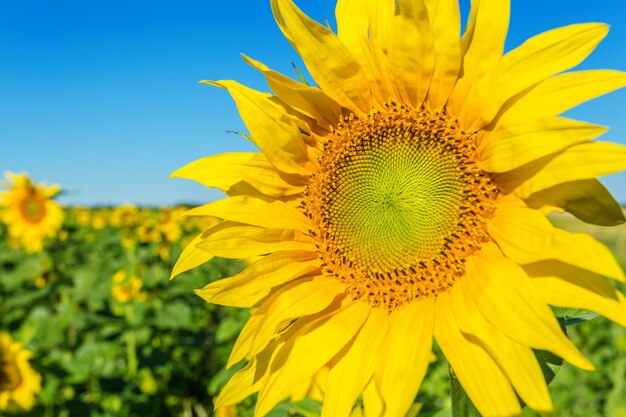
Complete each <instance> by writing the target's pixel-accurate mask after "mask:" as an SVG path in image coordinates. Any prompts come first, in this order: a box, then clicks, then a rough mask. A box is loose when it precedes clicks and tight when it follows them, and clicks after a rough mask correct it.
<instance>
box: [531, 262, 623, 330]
mask: <svg viewBox="0 0 626 417" xmlns="http://www.w3.org/2000/svg"><path fill="white" fill-rule="evenodd" d="M524 270H525V271H526V272H527V273H528V275H529V276H530V277H531V278H532V279H531V281H532V283H533V285H534V286H535V288H537V291H540V292H541V293H542V294H544V298H545V300H546V301H547V302H548V303H549V304H551V305H554V306H559V307H570V308H580V309H583V310H589V311H595V312H596V313H598V314H602V315H603V316H605V317H606V318H608V319H610V320H613V321H614V322H616V323H619V324H620V325H622V326H626V299H625V298H624V295H623V294H622V293H620V292H619V291H617V290H616V289H615V287H613V286H612V285H611V283H610V282H609V281H608V280H607V279H606V278H604V277H602V276H600V275H598V274H594V273H592V272H589V271H586V270H584V269H581V268H576V267H574V266H571V265H567V264H562V263H560V262H557V261H541V262H536V263H534V264H530V265H524Z"/></svg>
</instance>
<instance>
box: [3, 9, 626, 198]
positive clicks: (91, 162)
mask: <svg viewBox="0 0 626 417" xmlns="http://www.w3.org/2000/svg"><path fill="white" fill-rule="evenodd" d="M468 3H469V0H465V1H462V5H463V9H464V13H465V14H466V13H467V4H468ZM297 4H299V5H300V7H302V8H303V9H304V10H305V11H306V12H307V13H309V15H310V16H312V17H313V18H314V19H316V20H319V21H323V20H324V19H328V20H329V21H330V22H331V24H333V25H334V1H331V0H298V1H297ZM587 21H599V22H606V23H609V24H611V26H612V27H611V31H610V33H609V36H608V38H607V39H606V40H605V41H604V42H603V43H602V44H601V45H600V47H599V48H598V49H597V50H596V52H594V54H593V55H592V56H591V57H590V59H588V60H587V61H586V62H585V63H584V64H583V65H581V66H580V67H579V68H613V69H621V70H626V52H624V45H626V2H623V1H621V0H595V1H593V2H590V1H588V0H549V1H546V0H513V2H512V18H511V27H510V32H509V38H508V43H507V49H511V48H513V47H515V46H517V45H519V44H520V43H521V42H523V41H524V40H525V39H526V38H528V37H530V36H532V35H534V34H537V33H539V32H542V31H544V30H548V29H551V28H554V27H557V26H562V25H566V24H570V23H579V22H587ZM242 52H243V53H246V54H247V55H249V56H251V57H253V58H255V59H257V60H260V61H262V62H264V63H266V64H267V65H269V66H270V67H272V68H274V69H277V70H279V71H282V72H284V73H286V74H287V75H290V76H295V75H294V72H293V70H292V68H291V62H292V61H295V62H296V63H298V62H299V60H298V57H297V55H296V53H295V51H294V50H293V49H292V47H291V45H289V43H288V42H287V41H286V40H285V39H284V38H283V37H282V35H281V34H280V31H279V29H278V28H277V27H276V24H275V22H274V20H273V17H272V15H271V12H270V6H269V0H239V1H232V2H228V1H215V0H202V1H198V0H180V1H160V0H151V1H145V0H136V1H131V0H90V1H85V0H80V1H79V0H54V1H51V0H3V1H1V2H0V172H1V171H5V170H11V171H18V172H21V171H28V172H29V173H30V174H31V175H32V176H33V177H34V179H35V180H38V181H39V180H47V181H49V182H58V183H60V184H61V185H62V186H63V187H64V189H65V190H66V192H67V193H66V195H64V196H63V198H62V201H64V202H66V203H69V204H89V205H92V204H119V203H123V202H131V203H135V204H144V205H166V204H173V203H176V202H180V201H190V202H204V201H209V200H213V199H215V198H218V197H219V195H220V194H219V192H217V191H211V190H207V189H205V188H204V187H202V186H200V185H195V184H193V183H191V182H189V181H185V180H181V179H169V178H168V175H169V173H170V172H172V171H173V170H175V169H176V168H178V167H180V166H182V165H184V164H186V163H188V162H191V161H193V160H195V159H198V158H200V157H203V156H207V155H211V154H215V153H220V152H226V151H243V150H252V149H253V148H252V147H251V146H250V145H249V144H247V143H246V141H245V140H244V139H242V138H240V137H238V136H236V135H234V134H229V133H226V131H227V130H238V131H245V127H244V126H243V124H242V123H241V121H240V119H239V117H238V115H237V112H236V109H235V106H234V104H233V103H232V101H231V99H230V98H229V96H228V95H227V93H225V92H224V91H221V90H219V89H216V88H213V87H208V86H204V85H199V84H197V81H199V80H201V79H235V80H238V81H240V82H243V83H245V84H248V85H250V86H252V87H255V88H258V89H266V87H265V85H264V83H263V79H262V77H261V76H260V75H259V74H258V73H256V72H255V71H254V70H253V69H252V68H250V67H248V66H247V65H246V64H245V63H244V62H243V61H242V60H241V57H240V53H242ZM300 67H302V65H301V64H300ZM625 108H626V91H620V92H617V93H613V94H611V95H609V96H605V97H603V98H601V99H598V100H596V101H594V102H592V103H589V104H586V105H584V106H581V107H579V108H578V109H576V110H574V111H572V112H570V113H569V114H568V115H569V116H570V117H575V118H579V119H582V120H587V121H592V122H595V123H599V124H603V125H608V126H610V127H611V131H610V132H609V133H608V134H606V135H605V136H604V139H605V140H611V141H616V142H621V143H625V144H626V111H625ZM604 182H605V184H607V186H608V187H609V188H610V189H611V191H612V192H613V193H614V194H615V195H616V196H617V198H618V199H619V200H620V201H622V202H626V174H620V175H616V176H613V177H609V178H607V179H606V180H605V181H604Z"/></svg>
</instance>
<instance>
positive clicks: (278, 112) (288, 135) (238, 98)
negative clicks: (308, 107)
mask: <svg viewBox="0 0 626 417" xmlns="http://www.w3.org/2000/svg"><path fill="white" fill-rule="evenodd" d="M203 82H205V83H207V84H211V85H215V86H218V87H221V88H225V89H226V90H228V92H229V93H230V95H231V96H232V97H233V100H235V104H236V105H237V109H238V110H239V114H240V115H241V118H242V120H243V122H244V123H245V125H246V127H247V128H248V130H249V131H250V134H251V135H252V139H253V141H254V143H255V144H256V145H257V146H258V147H259V148H260V149H261V151H262V152H263V154H264V155H265V156H266V158H267V160H268V161H269V162H270V163H271V164H272V165H274V166H275V167H276V168H278V169H280V170H281V171H283V172H286V173H290V174H299V175H308V174H310V173H311V162H310V161H309V155H308V152H307V145H306V143H305V142H304V140H303V139H302V135H301V134H300V128H299V127H298V123H297V121H296V120H295V118H294V117H293V116H291V115H289V114H288V113H287V112H286V111H285V109H284V108H283V107H282V106H281V105H279V104H277V103H275V102H274V101H273V100H272V96H271V95H270V94H267V93H262V92H260V91H256V90H253V89H252V88H248V87H246V86H245V85H242V84H239V83H238V82H236V81H230V80H222V81H215V82H213V81H203Z"/></svg>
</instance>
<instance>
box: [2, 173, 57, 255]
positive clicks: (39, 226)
mask: <svg viewBox="0 0 626 417" xmlns="http://www.w3.org/2000/svg"><path fill="white" fill-rule="evenodd" d="M5 177H6V178H7V180H8V181H9V182H7V183H4V184H3V188H4V191H0V219H1V220H2V221H3V222H4V223H6V225H7V226H8V230H9V238H10V240H11V243H12V244H13V245H14V246H18V247H21V248H24V250H26V251H27V252H31V253H32V252H39V251H41V250H42V249H43V245H44V241H45V239H46V238H48V237H54V236H55V234H56V233H57V231H58V230H59V228H60V227H61V223H62V222H63V210H62V209H61V207H60V206H59V205H58V204H57V203H56V202H55V201H54V200H53V199H52V198H53V197H54V196H55V195H56V194H58V193H59V192H60V187H59V186H58V185H51V186H46V185H45V184H44V183H40V184H37V185H35V184H33V182H32V181H31V179H30V178H29V177H28V175H27V174H14V173H11V172H7V173H6V174H5Z"/></svg>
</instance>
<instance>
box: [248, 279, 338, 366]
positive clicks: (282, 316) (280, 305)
mask: <svg viewBox="0 0 626 417" xmlns="http://www.w3.org/2000/svg"><path fill="white" fill-rule="evenodd" d="M345 288H346V286H345V284H343V283H342V282H340V281H339V280H337V279H334V278H326V277H315V278H304V279H300V280H297V281H294V282H291V283H289V284H288V285H286V286H285V287H283V288H281V289H279V290H278V291H277V292H276V294H274V295H273V296H272V297H271V298H269V299H268V300H266V301H264V302H263V304H262V305H261V307H260V308H259V309H258V310H257V311H256V312H255V316H258V317H261V320H260V321H259V323H258V325H257V327H256V331H255V332H254V335H253V340H252V346H251V349H250V354H251V355H255V354H256V353H257V352H260V351H261V350H263V349H264V348H265V346H267V345H268V344H269V341H270V340H271V339H272V337H273V336H274V335H275V334H276V332H277V331H278V330H279V329H280V327H281V326H285V325H286V324H289V322H290V321H291V320H294V319H297V318H298V317H304V316H308V315H311V314H315V313H318V312H320V311H322V310H323V309H325V308H326V307H328V306H329V305H330V303H331V302H332V301H333V300H334V299H335V298H336V297H337V296H338V295H342V294H344V293H345Z"/></svg>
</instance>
